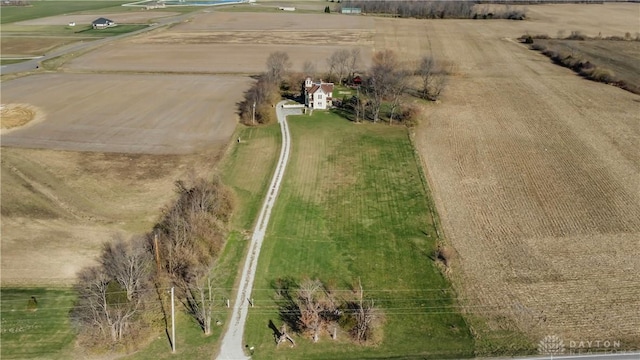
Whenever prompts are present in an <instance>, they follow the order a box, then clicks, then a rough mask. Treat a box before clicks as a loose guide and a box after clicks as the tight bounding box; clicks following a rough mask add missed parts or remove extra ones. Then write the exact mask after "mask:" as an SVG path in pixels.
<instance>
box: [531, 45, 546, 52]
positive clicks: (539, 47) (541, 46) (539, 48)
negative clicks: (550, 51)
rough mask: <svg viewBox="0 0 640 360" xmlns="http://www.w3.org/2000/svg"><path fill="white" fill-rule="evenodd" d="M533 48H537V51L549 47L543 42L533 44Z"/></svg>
mask: <svg viewBox="0 0 640 360" xmlns="http://www.w3.org/2000/svg"><path fill="white" fill-rule="evenodd" d="M531 48H532V49H533V50H537V51H545V50H546V49H547V47H546V46H544V45H543V44H539V43H535V44H532V45H531Z"/></svg>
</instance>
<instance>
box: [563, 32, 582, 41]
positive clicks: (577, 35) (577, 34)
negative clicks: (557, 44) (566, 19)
mask: <svg viewBox="0 0 640 360" xmlns="http://www.w3.org/2000/svg"><path fill="white" fill-rule="evenodd" d="M566 39H567V40H586V39H587V37H586V36H585V35H584V34H583V33H582V32H580V31H572V32H571V35H569V36H567V37H566Z"/></svg>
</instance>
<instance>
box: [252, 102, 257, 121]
mask: <svg viewBox="0 0 640 360" xmlns="http://www.w3.org/2000/svg"><path fill="white" fill-rule="evenodd" d="M251 124H253V125H255V124H256V102H255V101H254V102H253V113H252V114H251Z"/></svg>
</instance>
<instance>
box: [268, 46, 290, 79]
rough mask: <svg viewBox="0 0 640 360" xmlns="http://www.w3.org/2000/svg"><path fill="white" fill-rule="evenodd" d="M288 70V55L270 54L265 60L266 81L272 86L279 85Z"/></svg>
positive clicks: (280, 52) (283, 53)
mask: <svg viewBox="0 0 640 360" xmlns="http://www.w3.org/2000/svg"><path fill="white" fill-rule="evenodd" d="M290 68H291V60H289V54H287V53H286V52H284V51H276V52H272V53H271V54H269V57H268V58H267V73H266V78H267V81H268V82H270V83H272V84H280V82H281V81H282V79H284V76H285V75H286V73H287V72H288V71H289V69H290Z"/></svg>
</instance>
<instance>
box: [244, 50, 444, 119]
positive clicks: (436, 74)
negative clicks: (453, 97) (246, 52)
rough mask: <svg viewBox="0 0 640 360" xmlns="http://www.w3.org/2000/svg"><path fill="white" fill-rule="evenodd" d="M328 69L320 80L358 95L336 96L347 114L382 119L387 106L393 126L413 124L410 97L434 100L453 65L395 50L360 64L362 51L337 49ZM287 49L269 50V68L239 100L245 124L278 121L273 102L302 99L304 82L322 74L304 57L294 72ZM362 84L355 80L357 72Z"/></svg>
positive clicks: (413, 116)
mask: <svg viewBox="0 0 640 360" xmlns="http://www.w3.org/2000/svg"><path fill="white" fill-rule="evenodd" d="M326 64H327V69H328V71H327V72H326V73H324V74H322V76H320V78H322V79H324V80H326V81H328V82H334V83H336V84H339V85H347V86H351V87H352V89H353V92H357V94H356V95H352V96H350V97H343V98H341V99H340V98H334V99H333V101H334V104H335V105H337V106H338V108H339V109H340V110H341V111H342V112H343V115H346V116H347V117H349V118H351V119H352V120H353V121H355V122H361V121H365V120H370V121H373V122H378V121H380V119H381V118H382V115H383V109H384V110H386V111H385V112H384V115H385V118H386V120H388V122H389V123H390V124H393V123H394V122H401V123H405V124H411V123H413V122H415V118H416V117H417V113H418V110H417V108H416V107H415V106H412V105H411V104H409V103H407V102H406V101H405V100H406V98H407V95H413V96H415V97H418V98H422V99H424V100H429V101H435V100H437V99H439V98H440V96H441V94H442V92H443V91H444V89H445V87H446V84H447V76H448V74H449V73H450V69H449V67H448V66H447V65H446V64H445V63H444V62H442V61H439V60H437V59H435V58H434V57H433V56H431V55H425V56H423V57H422V58H421V59H419V60H418V61H417V62H412V63H407V62H406V61H402V60H401V59H399V58H398V56H397V55H396V53H395V52H393V51H391V50H383V51H378V52H376V53H374V54H373V57H372V65H371V66H370V67H369V68H368V69H362V67H361V54H360V49H358V48H353V49H339V50H336V51H335V52H333V53H332V54H331V55H330V56H329V57H328V58H327V59H326ZM291 67H292V64H291V61H290V59H289V56H288V54H287V53H285V52H282V51H277V52H274V53H271V54H270V55H269V57H268V59H267V62H266V71H265V72H263V73H261V74H259V75H257V76H256V82H255V83H254V85H253V86H252V87H251V88H250V89H249V90H247V91H246V92H245V96H244V100H243V101H242V102H241V103H240V104H239V113H240V118H241V121H242V122H243V123H244V124H246V125H258V124H268V123H271V122H273V121H275V111H274V110H273V106H274V105H275V104H276V103H277V102H278V101H279V100H280V99H281V97H282V96H284V97H285V98H291V99H295V100H297V101H299V102H302V103H304V102H305V101H304V97H303V96H304V91H303V89H302V84H303V82H304V79H305V78H306V77H311V78H316V79H317V78H318V76H319V72H318V71H317V69H316V66H315V64H314V63H312V62H311V61H305V62H304V64H303V66H302V71H293V70H292V69H291ZM356 74H357V75H358V78H359V79H360V80H361V83H359V84H354V83H353V80H354V78H355V75H356Z"/></svg>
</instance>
